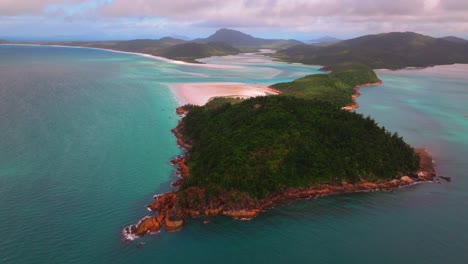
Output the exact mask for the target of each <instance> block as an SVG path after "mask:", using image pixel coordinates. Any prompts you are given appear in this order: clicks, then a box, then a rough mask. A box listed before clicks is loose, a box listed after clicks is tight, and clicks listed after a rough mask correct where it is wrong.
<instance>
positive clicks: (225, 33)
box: [194, 28, 304, 49]
mask: <svg viewBox="0 0 468 264" xmlns="http://www.w3.org/2000/svg"><path fill="white" fill-rule="evenodd" d="M194 41H195V42H202V43H205V42H225V43H228V44H230V45H232V46H235V47H258V48H273V49H275V48H279V49H281V48H288V47H292V46H295V45H299V44H304V43H302V42H300V41H298V40H293V39H288V40H286V39H262V38H256V37H253V36H251V35H249V34H245V33H242V32H240V31H236V30H232V29H226V28H223V29H220V30H218V31H216V33H214V34H213V35H211V36H209V37H208V38H200V39H195V40H194Z"/></svg>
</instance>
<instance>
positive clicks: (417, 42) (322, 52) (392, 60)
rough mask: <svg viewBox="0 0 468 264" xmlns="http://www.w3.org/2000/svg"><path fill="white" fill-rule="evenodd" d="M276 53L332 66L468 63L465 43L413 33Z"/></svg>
mask: <svg viewBox="0 0 468 264" xmlns="http://www.w3.org/2000/svg"><path fill="white" fill-rule="evenodd" d="M275 56H277V58H279V59H283V60H286V61H292V62H302V63H305V64H315V65H334V64H338V63H343V62H355V63H361V64H364V65H367V66H369V67H371V68H373V69H380V68H387V69H400V68H404V67H426V66H432V65H443V64H453V63H468V44H467V43H459V42H454V41H449V40H446V39H439V38H433V37H429V36H424V35H420V34H416V33H412V32H404V33H400V32H393V33H385V34H378V35H367V36H363V37H359V38H355V39H350V40H345V41H341V42H339V43H336V44H331V45H326V46H323V45H300V46H295V47H292V48H288V49H284V50H281V51H279V52H278V53H277V54H276V55H275Z"/></svg>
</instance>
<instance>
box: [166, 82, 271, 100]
mask: <svg viewBox="0 0 468 264" xmlns="http://www.w3.org/2000/svg"><path fill="white" fill-rule="evenodd" d="M170 89H171V90H172V92H173V93H174V95H175V96H176V98H177V100H178V101H179V103H180V104H182V105H184V104H194V105H204V104H206V103H207V102H208V101H209V100H210V99H211V98H213V97H241V98H249V97H255V96H264V95H272V94H278V91H275V90H273V89H271V88H269V87H268V86H264V85H254V84H245V83H233V82H217V83H182V84H174V85H171V86H170Z"/></svg>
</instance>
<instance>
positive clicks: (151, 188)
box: [0, 46, 468, 263]
mask: <svg viewBox="0 0 468 264" xmlns="http://www.w3.org/2000/svg"><path fill="white" fill-rule="evenodd" d="M205 62H210V63H217V64H225V65H235V66H239V67H237V68H235V69H221V68H220V69H214V68H205V67H195V66H190V65H177V64H170V63H167V62H162V61H157V60H152V59H149V58H144V57H140V56H136V55H129V54H119V53H113V52H107V51H100V50H91V49H77V48H58V47H25V46H0V263H187V262H193V263H239V262H245V263H343V262H346V263H397V262H398V263H466V262H467V261H468V232H467V231H466V230H468V176H467V175H466V173H467V172H468V161H467V157H468V117H465V115H466V114H468V66H462V65H455V66H443V67H435V68H430V69H425V70H404V71H397V72H389V71H379V72H378V75H379V77H380V78H381V79H382V80H383V81H384V85H382V86H378V87H370V88H363V89H362V90H361V92H362V96H361V97H360V98H359V99H358V101H359V103H360V104H361V108H359V109H358V110H357V111H358V112H361V113H363V114H365V115H371V116H372V117H374V118H375V119H376V120H377V121H378V122H379V123H380V124H381V125H383V126H385V127H386V128H387V129H389V130H391V131H396V132H398V133H399V134H400V135H402V136H403V137H404V138H405V139H406V140H407V141H408V142H409V143H410V144H412V145H413V146H417V147H420V146H424V147H427V148H428V149H429V151H430V152H431V153H432V154H433V155H434V159H435V160H436V163H437V169H438V171H439V173H440V174H442V175H446V176H450V177H452V183H443V184H440V185H439V184H421V185H417V186H412V187H410V188H406V189H402V190H399V191H397V192H391V193H368V194H356V195H347V196H339V197H329V198H324V199H318V200H314V201H302V202H298V203H295V204H292V205H289V206H284V207H280V208H274V209H272V210H270V211H268V212H266V213H264V214H262V215H260V216H259V217H258V218H256V219H254V220H252V221H235V220H231V219H228V218H224V217H215V218H213V219H211V222H210V223H209V224H203V223H202V222H201V221H199V220H190V222H189V223H188V224H187V225H186V226H184V228H183V230H181V231H180V232H176V233H170V234H169V233H166V232H161V233H158V234H156V235H152V236H146V237H144V238H141V239H138V240H136V241H133V242H123V241H122V240H121V229H122V228H123V227H124V226H126V225H129V224H133V223H135V222H136V221H138V220H139V219H140V218H141V217H143V216H145V215H147V214H148V212H147V211H146V208H145V205H146V204H147V203H149V202H150V201H151V199H152V196H153V195H154V194H156V193H161V192H165V191H167V190H169V189H170V184H169V183H170V182H171V181H173V180H174V178H175V176H174V168H173V167H171V166H170V164H169V162H168V161H169V160H170V159H171V158H172V157H174V156H175V155H178V154H180V152H181V151H180V150H179V149H178V148H177V146H176V143H175V139H174V138H173V136H172V135H171V133H170V129H172V128H173V127H175V125H176V124H177V121H178V117H177V116H176V115H175V113H174V109H175V107H176V106H177V105H178V104H177V102H176V100H175V97H174V96H173V95H172V93H171V92H170V90H169V89H168V88H167V84H171V83H182V82H184V83H185V82H208V81H213V82H217V81H234V82H246V83H254V84H269V83H275V82H280V81H288V80H293V79H295V78H298V77H301V76H304V75H307V74H313V73H317V72H318V67H312V66H304V65H295V64H285V63H279V62H272V61H271V60H269V59H268V58H266V57H263V56H257V55H242V56H230V57H224V58H210V59H206V60H205ZM139 242H144V243H145V245H144V247H142V248H139V247H137V243H139Z"/></svg>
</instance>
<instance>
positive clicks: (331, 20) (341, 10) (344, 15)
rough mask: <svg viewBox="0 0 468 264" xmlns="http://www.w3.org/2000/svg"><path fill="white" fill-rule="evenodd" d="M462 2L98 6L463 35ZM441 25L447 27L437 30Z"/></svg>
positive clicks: (108, 10) (185, 16)
mask: <svg viewBox="0 0 468 264" xmlns="http://www.w3.org/2000/svg"><path fill="white" fill-rule="evenodd" d="M466 10H468V2H467V1H465V0H458V1H457V0H443V1H441V0H412V1H407V0H392V1H388V0H328V1H320V0H224V1H219V0H185V1H145V0H134V1H130V0H114V1H112V2H110V3H108V4H105V5H103V6H101V7H100V8H99V11H98V12H99V13H100V14H102V15H103V16H108V17H164V18H167V19H171V20H175V21H184V22H192V23H193V24H194V25H196V26H200V27H213V28H216V27H242V28H248V27H265V28H268V27H270V28H289V29H291V30H297V31H304V30H309V31H316V30H317V27H318V26H325V27H328V28H329V29H330V27H332V30H336V31H343V30H347V31H353V30H356V29H360V30H361V31H369V30H372V31H374V30H375V31H377V30H383V29H386V30H398V29H407V30H411V29H412V28H414V30H417V29H426V30H429V29H430V28H429V26H432V27H434V28H433V30H432V31H436V30H444V29H446V30H448V31H454V32H465V33H466V31H467V26H468V16H467V15H466ZM441 22H449V23H452V24H450V25H447V23H444V24H445V25H444V26H443V27H442V26H441V25H439V23H441Z"/></svg>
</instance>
